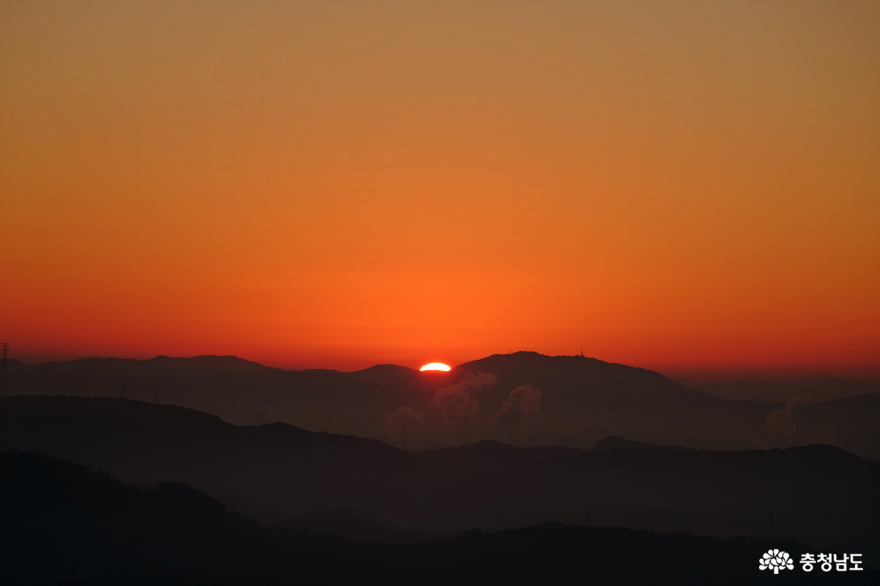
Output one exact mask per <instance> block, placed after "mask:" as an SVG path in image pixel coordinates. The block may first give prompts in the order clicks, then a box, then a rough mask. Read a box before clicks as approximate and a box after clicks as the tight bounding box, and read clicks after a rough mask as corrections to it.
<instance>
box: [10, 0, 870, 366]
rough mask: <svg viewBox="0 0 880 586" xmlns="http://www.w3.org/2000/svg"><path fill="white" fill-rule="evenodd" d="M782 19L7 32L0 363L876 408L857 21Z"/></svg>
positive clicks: (274, 18)
mask: <svg viewBox="0 0 880 586" xmlns="http://www.w3.org/2000/svg"><path fill="white" fill-rule="evenodd" d="M803 4H804V3H801V2H773V3H766V2H734V3H731V2H728V3H724V2H715V3H706V2H703V1H702V0H682V1H681V2H675V3H657V2H655V1H654V0H631V1H628V2H579V1H576V0H559V1H558V2H552V3H549V4H548V3H540V2H520V3H515V2H483V1H474V2H441V1H437V0H425V1H423V2H408V1H405V0H382V1H377V2H364V3H350V2H340V1H337V0H325V1H324V2H319V3H310V2H247V1H245V0H223V1H220V0H218V1H217V2H210V3H200V2H135V3H132V2H111V3H103V2H102V3H97V2H65V1H53V0H47V1H46V2H39V3H36V2H28V1H23V0H21V1H20V0H9V1H7V2H2V3H0V46H2V47H3V48H2V50H0V78H2V79H3V80H4V83H3V86H2V91H0V185H2V189H0V213H2V214H3V216H2V217H3V227H2V230H0V247H2V249H3V251H4V257H3V263H4V264H3V273H2V274H3V286H2V287H0V305H2V307H4V308H8V311H6V312H4V313H3V315H2V317H0V340H2V341H3V342H9V343H10V344H11V345H12V347H13V349H14V351H15V353H16V355H17V356H18V357H19V358H21V359H22V360H25V361H27V362H42V361H45V360H64V359H70V358H79V357H86V356H116V357H120V358H141V359H143V358H151V357H153V356H156V355H159V354H167V355H173V356H196V355H200V354H217V355H236V356H240V357H243V358H247V359H250V360H255V361H257V362H261V363H263V364H267V365H270V366H279V367H283V368H296V369H300V368H335V369H341V370H345V371H354V370H358V369H362V368H367V367H369V366H372V365H375V364H386V363H395V364H400V365H405V366H409V367H412V368H418V367H419V366H420V365H421V364H423V362H422V361H423V357H424V356H443V357H444V359H446V360H449V361H450V363H452V364H461V363H464V362H467V361H470V360H474V359H478V358H482V357H485V356H488V355H492V354H496V353H502V352H507V351H508V350H509V349H510V348H511V347H512V348H527V349H529V350H534V351H537V352H541V353H543V354H567V355H575V354H579V353H580V351H581V349H582V348H583V351H584V353H585V354H586V355H587V356H592V357H595V358H599V359H601V360H606V361H610V362H620V363H624V364H629V365H633V366H640V367H644V368H650V369H652V370H658V371H660V372H662V373H664V374H673V373H678V374H680V375H683V374H686V373H702V372H707V373H710V372H721V371H724V372H731V373H736V374H731V375H730V376H731V377H732V378H748V377H750V376H769V375H771V374H774V373H784V374H785V375H786V376H789V375H791V376H802V375H809V374H816V373H834V374H838V375H842V376H847V377H853V378H862V377H877V378H880V336H878V334H877V333H878V332H880V271H877V267H878V266H880V237H878V235H880V197H877V194H878V193H880V165H877V160H880V108H877V104H878V103H880V76H878V75H877V71H880V34H877V31H878V30H880V3H878V2H873V1H869V0H853V1H852V2H834V1H833V0H816V2H810V3H808V4H809V5H810V6H811V8H810V9H805V8H804V7H803ZM551 6H552V7H551ZM343 15H344V16H343ZM243 23H246V25H244V24H243ZM634 40H636V42H634ZM303 88H308V91H303ZM689 376H690V375H689ZM694 376H696V374H695V375H694ZM707 376H708V375H707ZM725 376H727V375H725Z"/></svg>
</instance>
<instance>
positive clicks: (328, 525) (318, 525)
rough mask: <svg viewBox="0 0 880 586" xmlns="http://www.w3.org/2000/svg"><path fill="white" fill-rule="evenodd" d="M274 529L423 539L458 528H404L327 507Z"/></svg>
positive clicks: (442, 537)
mask: <svg viewBox="0 0 880 586" xmlns="http://www.w3.org/2000/svg"><path fill="white" fill-rule="evenodd" d="M275 529H278V530H281V531H288V532H294V533H306V534H309V535H332V536H334V537H339V538H341V539H347V540H349V541H358V542H364V543H376V542H381V543H400V544H403V543H425V542H430V541H447V540H450V539H455V538H456V537H458V536H459V535H461V531H449V532H445V533H442V532H429V531H416V530H413V529H404V528H402V527H398V526H397V525H395V524H394V523H389V522H388V521H386V520H385V519H381V518H379V517H376V516H375V515H370V514H368V513H364V512H363V511H357V510H354V509H331V510H328V511H321V512H318V513H309V514H306V515H299V516H297V517H294V518H293V519H291V520H290V521H288V522H286V523H280V524H278V525H276V526H275Z"/></svg>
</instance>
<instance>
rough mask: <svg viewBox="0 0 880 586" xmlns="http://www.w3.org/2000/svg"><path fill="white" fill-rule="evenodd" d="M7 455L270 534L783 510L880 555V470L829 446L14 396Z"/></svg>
mask: <svg viewBox="0 0 880 586" xmlns="http://www.w3.org/2000/svg"><path fill="white" fill-rule="evenodd" d="M615 444H616V445H618V446H619V447H611V446H614V445H615ZM0 448H2V449H19V450H22V449H24V450H34V449H36V450H37V451H39V452H42V453H46V454H50V455H52V456H55V457H60V458H64V459H67V460H71V461H73V462H76V463H79V464H86V465H90V466H93V467H98V468H102V469H104V470H108V469H109V470H112V473H113V475H114V476H116V477H118V478H120V479H122V480H124V481H128V482H137V483H140V482H151V481H155V480H161V481H174V482H183V483H186V484H189V485H191V486H193V487H195V488H197V489H199V490H202V491H204V492H205V493H207V494H209V495H211V496H212V497H214V498H217V499H219V500H221V501H228V500H229V499H230V498H234V499H235V503H236V507H237V508H238V509H239V510H241V511H243V512H244V513H246V514H248V515H249V516H251V517H253V518H255V519H256V520H257V521H259V522H261V523H263V524H275V523H282V522H287V521H293V520H295V519H297V518H301V517H302V516H303V515H310V514H315V513H320V512H321V511H325V510H328V509H355V510H359V511H363V512H364V513H367V514H369V515H373V516H377V517H380V518H383V519H386V520H388V521H391V522H392V523H395V524H397V525H399V526H401V527H405V528H410V529H418V530H423V531H461V530H469V529H474V528H480V529H483V530H497V529H502V528H505V527H511V528H514V527H525V526H529V525H534V524H538V523H542V522H546V521H558V522H564V523H580V524H588V523H590V522H592V523H595V524H602V525H610V526H620V527H629V528H634V529H653V530H659V531H676V530H685V531H692V532H695V533H699V534H703V535H710V536H715V537H734V536H753V537H763V536H766V535H767V534H768V524H769V518H770V515H771V513H772V515H773V519H774V525H775V531H776V535H782V536H785V537H791V538H796V539H800V540H803V541H806V542H808V543H810V544H811V545H813V546H815V547H838V548H847V549H851V550H853V551H862V550H864V551H877V550H880V501H878V499H877V498H876V495H877V494H880V464H877V463H874V462H870V461H867V460H863V459H861V458H858V457H856V456H854V455H852V454H850V453H847V452H845V451H843V450H840V449H837V448H833V447H830V446H821V445H817V446H807V447H802V448H789V449H785V450H778V449H777V450H752V451H739V452H713V451H687V450H682V449H681V448H677V447H671V448H663V447H660V446H642V445H639V444H637V443H636V444H632V443H626V442H623V443H621V440H609V441H607V442H600V445H599V446H598V447H597V449H595V450H591V451H588V452H583V451H578V450H572V449H570V448H560V447H553V446H550V447H544V448H516V447H513V446H506V445H503V444H498V443H478V444H474V445H471V446H462V447H459V448H449V449H444V450H437V451H428V452H422V453H411V452H407V451H404V450H400V449H397V448H394V447H392V446H389V445H386V444H383V443H381V442H378V441H375V440H369V439H362V438H356V437H349V436H342V435H332V434H322V433H313V432H308V431H305V430H302V429H298V428H296V427H293V426H289V425H285V424H271V425H263V426H234V425H231V424H229V423H226V422H224V421H222V420H221V419H219V418H218V417H215V416H212V415H208V414H204V413H199V412H196V411H191V410H188V409H184V408H180V407H171V406H162V405H152V404H147V403H141V402H136V401H129V400H120V399H89V398H77V397H8V398H3V399H0ZM817 503H820V504H817Z"/></svg>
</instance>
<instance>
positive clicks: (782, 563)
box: [758, 549, 794, 574]
mask: <svg viewBox="0 0 880 586" xmlns="http://www.w3.org/2000/svg"><path fill="white" fill-rule="evenodd" d="M758 568H760V569H762V570H773V573H774V574H778V573H779V570H793V569H794V564H793V563H792V561H791V557H790V556H789V555H788V553H786V552H784V551H779V550H778V549H771V550H770V551H768V552H767V553H765V554H764V555H763V556H761V560H760V561H759V562H758Z"/></svg>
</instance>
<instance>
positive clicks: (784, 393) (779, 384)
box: [681, 375, 880, 403]
mask: <svg viewBox="0 0 880 586" xmlns="http://www.w3.org/2000/svg"><path fill="white" fill-rule="evenodd" d="M681 384H682V385H683V386H686V387H690V388H692V389H697V390H699V391H703V392H704V393H708V394H710V395H715V396H716V397H721V398H724V399H729V400H749V401H776V402H780V403H788V402H789V401H797V402H799V403H818V402H822V401H830V400H832V399H842V398H847V397H855V396H858V395H865V394H874V395H878V396H880V382H878V381H866V380H852V379H841V378H834V377H831V376H823V375H816V376H810V377H804V378H795V379H780V380H772V379H744V380H732V381H726V382H718V383H708V382H699V381H681Z"/></svg>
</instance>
